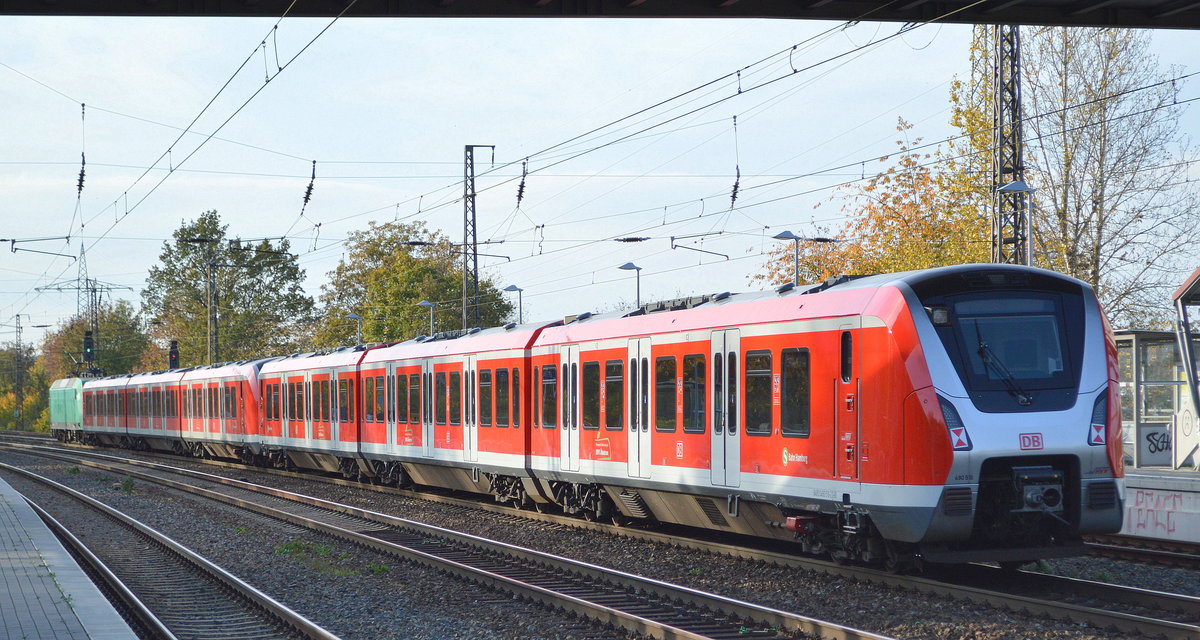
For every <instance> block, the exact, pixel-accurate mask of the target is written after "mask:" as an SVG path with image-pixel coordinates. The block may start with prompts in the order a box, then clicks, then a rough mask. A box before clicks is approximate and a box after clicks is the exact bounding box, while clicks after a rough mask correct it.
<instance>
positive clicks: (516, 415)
mask: <svg viewBox="0 0 1200 640" xmlns="http://www.w3.org/2000/svg"><path fill="white" fill-rule="evenodd" d="M512 382H513V385H512V399H513V403H512V404H513V412H512V420H513V428H514V429H519V428H521V370H520V369H518V368H516V367H513V370H512Z"/></svg>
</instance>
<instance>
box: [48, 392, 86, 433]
mask: <svg viewBox="0 0 1200 640" xmlns="http://www.w3.org/2000/svg"><path fill="white" fill-rule="evenodd" d="M49 401H50V430H51V432H52V433H53V435H54V437H55V438H57V439H58V440H59V441H61V442H72V441H75V440H77V439H79V438H81V437H82V436H83V431H82V428H83V378H63V379H61V380H55V381H54V383H53V384H51V385H50V392H49Z"/></svg>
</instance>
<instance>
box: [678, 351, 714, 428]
mask: <svg viewBox="0 0 1200 640" xmlns="http://www.w3.org/2000/svg"><path fill="white" fill-rule="evenodd" d="M707 366H708V364H707V363H706V362H705V360H704V355H702V354H694V355H690V356H684V357H683V432H684V433H704V417H705V416H704V414H705V407H706V403H705V398H706V396H707V394H708V389H707V388H706V386H705V384H704V376H705V373H707Z"/></svg>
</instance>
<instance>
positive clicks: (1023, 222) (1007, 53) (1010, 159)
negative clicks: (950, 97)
mask: <svg viewBox="0 0 1200 640" xmlns="http://www.w3.org/2000/svg"><path fill="white" fill-rule="evenodd" d="M992 36H993V40H994V43H993V44H994V45H995V48H994V56H993V64H994V67H993V76H992V80H993V92H992V150H993V156H992V207H993V209H992V262H1001V263H1008V264H1030V263H1031V262H1032V260H1031V258H1032V252H1031V244H1030V239H1029V227H1030V225H1029V190H1028V187H1026V186H1024V183H1025V159H1024V155H1023V154H1024V146H1025V139H1024V136H1023V135H1022V133H1021V128H1022V127H1021V35H1020V29H1019V27H1017V25H996V26H994V27H993V28H992ZM1015 182H1020V183H1021V185H1020V186H1019V187H1018V188H1013V189H1004V188H1003V187H1005V185H1012V184H1013V183H1015Z"/></svg>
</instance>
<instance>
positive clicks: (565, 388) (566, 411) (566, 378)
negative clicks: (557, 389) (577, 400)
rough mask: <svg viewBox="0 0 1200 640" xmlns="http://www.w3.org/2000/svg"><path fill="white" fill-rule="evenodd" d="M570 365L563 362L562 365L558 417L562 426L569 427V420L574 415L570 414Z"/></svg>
mask: <svg viewBox="0 0 1200 640" xmlns="http://www.w3.org/2000/svg"><path fill="white" fill-rule="evenodd" d="M570 385H571V367H570V365H566V364H564V365H563V366H562V393H561V394H560V396H559V397H560V398H561V400H562V412H561V413H559V414H558V415H559V418H560V419H561V421H562V428H564V429H570V428H571V420H572V419H573V418H574V417H575V416H574V415H572V414H571V386H570Z"/></svg>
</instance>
